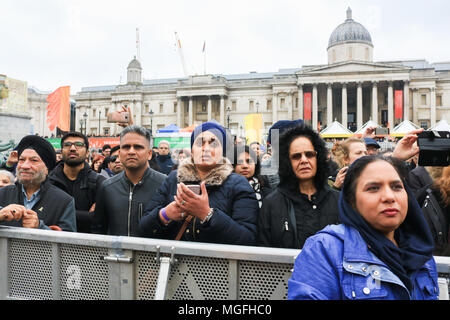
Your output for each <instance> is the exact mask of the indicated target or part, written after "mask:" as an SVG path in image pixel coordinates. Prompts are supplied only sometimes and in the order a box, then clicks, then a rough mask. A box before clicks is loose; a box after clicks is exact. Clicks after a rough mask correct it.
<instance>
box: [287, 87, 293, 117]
mask: <svg viewBox="0 0 450 320" xmlns="http://www.w3.org/2000/svg"><path fill="white" fill-rule="evenodd" d="M287 100H288V101H287V104H288V120H292V115H293V113H294V103H293V101H294V99H293V94H292V91H289V92H288V96H287Z"/></svg>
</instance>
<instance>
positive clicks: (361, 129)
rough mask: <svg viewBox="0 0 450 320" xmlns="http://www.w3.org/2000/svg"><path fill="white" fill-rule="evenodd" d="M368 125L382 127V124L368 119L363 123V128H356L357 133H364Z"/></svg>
mask: <svg viewBox="0 0 450 320" xmlns="http://www.w3.org/2000/svg"><path fill="white" fill-rule="evenodd" d="M367 127H377V128H380V127H381V126H380V125H379V124H378V123H376V122H375V121H373V120H369V121H367V122H366V123H365V124H363V126H362V127H361V128H359V129H358V130H356V132H355V134H364V132H365V131H366V128H367Z"/></svg>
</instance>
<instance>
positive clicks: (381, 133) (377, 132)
mask: <svg viewBox="0 0 450 320" xmlns="http://www.w3.org/2000/svg"><path fill="white" fill-rule="evenodd" d="M388 134H389V128H384V127H378V128H376V129H375V135H376V136H386V135H388Z"/></svg>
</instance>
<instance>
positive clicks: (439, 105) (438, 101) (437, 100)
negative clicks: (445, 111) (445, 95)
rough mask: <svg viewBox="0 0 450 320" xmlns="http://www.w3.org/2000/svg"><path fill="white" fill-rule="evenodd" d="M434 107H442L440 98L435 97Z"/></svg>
mask: <svg viewBox="0 0 450 320" xmlns="http://www.w3.org/2000/svg"><path fill="white" fill-rule="evenodd" d="M436 107H442V96H436Z"/></svg>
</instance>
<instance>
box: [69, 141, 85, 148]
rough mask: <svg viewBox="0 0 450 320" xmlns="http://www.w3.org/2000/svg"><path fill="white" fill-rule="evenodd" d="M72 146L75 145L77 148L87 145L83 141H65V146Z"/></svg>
mask: <svg viewBox="0 0 450 320" xmlns="http://www.w3.org/2000/svg"><path fill="white" fill-rule="evenodd" d="M72 146H75V148H76V149H80V148H83V147H85V146H86V145H85V144H84V143H83V142H78V141H77V142H64V143H63V148H71V147H72Z"/></svg>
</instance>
